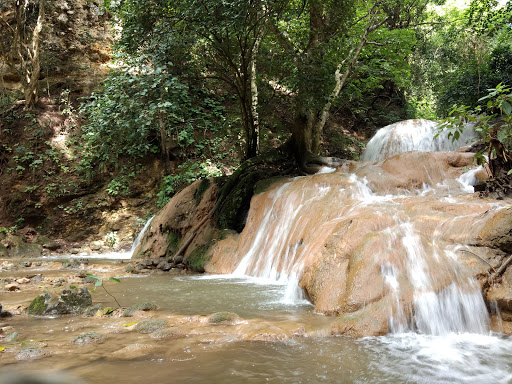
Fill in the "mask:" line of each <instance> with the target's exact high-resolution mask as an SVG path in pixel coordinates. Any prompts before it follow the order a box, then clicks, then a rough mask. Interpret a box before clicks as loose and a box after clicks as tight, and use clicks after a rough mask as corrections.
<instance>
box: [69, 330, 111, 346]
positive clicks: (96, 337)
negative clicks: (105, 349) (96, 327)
mask: <svg viewBox="0 0 512 384" xmlns="http://www.w3.org/2000/svg"><path fill="white" fill-rule="evenodd" d="M104 340H105V335H101V334H99V333H96V332H87V333H83V334H81V335H78V336H76V337H75V338H73V340H71V343H73V344H78V345H83V344H92V343H100V342H103V341H104Z"/></svg>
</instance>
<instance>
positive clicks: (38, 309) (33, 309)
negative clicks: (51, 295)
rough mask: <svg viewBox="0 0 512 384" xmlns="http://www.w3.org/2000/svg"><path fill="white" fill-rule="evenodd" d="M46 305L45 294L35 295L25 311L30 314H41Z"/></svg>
mask: <svg viewBox="0 0 512 384" xmlns="http://www.w3.org/2000/svg"><path fill="white" fill-rule="evenodd" d="M47 308H48V305H47V304H46V298H45V296H43V295H41V296H37V297H36V298H35V299H34V300H32V302H31V303H30V305H29V306H28V309H27V313H28V314H29V315H32V316H41V315H43V314H44V313H45V311H46V309H47Z"/></svg>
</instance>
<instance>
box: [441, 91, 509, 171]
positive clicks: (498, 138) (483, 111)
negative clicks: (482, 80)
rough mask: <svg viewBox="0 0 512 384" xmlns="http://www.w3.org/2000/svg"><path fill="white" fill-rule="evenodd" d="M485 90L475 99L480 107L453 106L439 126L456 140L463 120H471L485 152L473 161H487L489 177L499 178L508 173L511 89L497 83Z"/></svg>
mask: <svg viewBox="0 0 512 384" xmlns="http://www.w3.org/2000/svg"><path fill="white" fill-rule="evenodd" d="M488 92H489V93H488V94H487V95H486V96H484V97H482V98H481V99H480V100H479V101H482V102H484V103H485V106H484V107H482V106H480V105H478V106H477V107H476V108H474V109H472V108H471V107H470V106H469V105H455V106H453V107H452V109H451V110H450V112H449V115H448V117H447V118H446V119H445V121H444V123H443V125H441V127H440V129H441V130H442V129H448V130H450V133H449V136H452V138H453V140H458V139H459V137H460V135H461V133H462V131H463V130H464V129H466V128H465V127H466V126H465V124H464V123H465V122H468V121H470V122H473V123H475V124H476V125H475V130H476V131H477V132H478V133H479V134H480V136H481V138H482V139H483V142H484V143H485V145H486V148H485V151H482V152H479V153H477V154H476V155H475V158H476V160H477V163H478V164H481V165H484V164H485V163H488V164H489V170H490V173H491V176H492V177H494V178H499V177H503V176H505V175H507V176H508V175H510V174H512V152H511V149H512V89H511V88H510V87H507V86H505V85H503V84H501V83H500V84H498V85H497V86H496V87H495V88H491V89H488ZM484 155H486V156H487V158H486V157H485V156H484Z"/></svg>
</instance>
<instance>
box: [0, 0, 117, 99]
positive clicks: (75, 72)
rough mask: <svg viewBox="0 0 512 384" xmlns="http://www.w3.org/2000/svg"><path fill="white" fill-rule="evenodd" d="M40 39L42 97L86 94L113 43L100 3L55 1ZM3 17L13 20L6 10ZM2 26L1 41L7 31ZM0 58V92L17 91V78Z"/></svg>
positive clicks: (102, 70) (48, 8) (49, 5)
mask: <svg viewBox="0 0 512 384" xmlns="http://www.w3.org/2000/svg"><path fill="white" fill-rule="evenodd" d="M45 15H46V17H45V22H44V25H43V31H42V38H41V76H40V89H41V92H40V93H41V95H42V96H44V95H55V94H57V93H58V92H60V91H62V90H64V89H68V90H70V91H71V92H73V93H76V94H83V95H85V94H89V93H90V92H91V91H92V89H93V88H94V87H95V86H96V85H97V84H98V82H99V81H100V80H101V78H102V77H103V76H104V75H105V73H106V70H107V69H106V67H105V63H107V62H108V60H109V59H110V54H111V48H112V43H113V37H112V30H111V26H110V23H109V16H108V14H106V13H105V12H104V11H102V10H101V8H100V2H99V1H87V0H57V1H50V2H47V4H46V12H45ZM3 17H4V18H5V19H7V20H9V19H12V18H13V17H14V14H13V12H12V10H10V9H8V8H6V9H4V12H3ZM4 28H5V26H3V29H2V31H3V33H2V34H3V38H4V39H5V38H6V37H7V34H8V31H7V30H6V29H4ZM4 59H5V58H3V57H0V76H1V78H2V83H1V88H2V89H4V90H7V91H17V90H19V89H20V87H21V82H20V78H19V75H18V74H16V73H12V71H11V70H10V69H9V68H8V66H7V65H6V63H5V61H4Z"/></svg>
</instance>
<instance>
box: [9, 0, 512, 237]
mask: <svg viewBox="0 0 512 384" xmlns="http://www.w3.org/2000/svg"><path fill="white" fill-rule="evenodd" d="M511 15H512V4H511V3H510V1H508V2H498V1H494V0H472V1H471V2H470V4H469V5H468V6H466V7H459V6H457V5H456V4H455V3H449V2H446V1H442V0H437V1H427V0H405V1H404V0H402V1H395V0H371V1H318V0H301V1H290V0H254V1H250V2H248V1H244V0H226V1H222V2H219V1H213V0H179V1H178V0H177V1H172V2H166V1H156V0H155V1H147V0H124V1H115V0H110V1H103V2H100V1H88V0H57V1H45V0H29V1H26V2H18V1H15V0H12V1H6V2H3V3H2V5H0V36H1V38H0V55H1V61H0V74H1V84H0V86H1V92H0V115H1V120H0V141H1V144H0V185H1V186H2V187H1V191H0V232H2V233H7V232H13V233H14V232H16V231H18V230H20V229H22V228H24V227H31V228H34V229H35V231H37V232H39V233H42V234H45V235H47V236H51V237H56V238H66V239H67V240H69V241H71V242H76V241H83V240H86V239H88V240H91V239H97V238H108V236H109V235H110V236H111V237H110V239H111V238H112V234H115V236H117V238H116V241H117V242H118V244H123V242H125V243H128V242H130V241H131V239H132V238H133V234H134V233H136V232H137V231H138V229H139V228H140V226H141V225H142V224H143V223H144V222H145V221H146V220H147V218H148V217H150V216H151V215H152V214H153V213H155V211H156V210H157V209H158V208H160V207H162V206H163V205H164V204H165V203H166V202H167V201H168V200H169V199H170V198H171V197H172V196H173V195H174V194H176V193H177V192H178V191H180V190H181V189H182V188H183V187H185V186H186V185H188V184H190V183H191V182H193V181H194V180H197V179H200V178H215V180H216V181H217V182H218V183H219V184H220V185H222V186H224V188H223V189H221V193H220V196H221V199H224V201H220V202H218V204H217V207H218V209H217V214H218V217H217V224H218V225H219V227H226V228H230V229H235V230H240V229H241V227H243V219H244V212H246V210H247V206H248V203H249V200H250V197H251V196H252V194H253V193H254V188H255V186H256V185H257V184H258V182H259V181H261V180H262V179H266V178H269V177H273V176H290V175H300V174H306V173H312V172H315V171H317V170H318V169H319V168H320V167H321V166H322V165H336V164H339V163H340V162H341V161H342V159H358V158H359V155H360V153H361V151H362V149H363V148H364V143H365V141H366V140H367V139H368V138H369V137H371V135H372V134H373V133H374V132H375V130H376V129H378V128H380V127H383V126H385V125H387V124H390V123H393V122H396V121H400V120H404V119H407V118H430V119H443V118H448V119H451V120H449V122H451V123H452V129H453V130H454V131H453V132H454V133H453V134H454V136H457V130H460V129H461V128H460V126H457V122H459V121H460V118H461V116H462V117H463V118H465V119H476V117H475V116H483V117H480V118H479V119H484V121H485V124H483V125H482V129H481V133H482V139H483V140H484V141H486V150H484V152H482V153H483V154H492V153H494V154H495V155H494V156H497V155H496V153H498V154H501V152H500V151H504V152H503V154H504V157H503V156H502V158H504V159H505V163H504V164H502V168H504V169H505V173H507V171H508V170H507V169H506V167H507V166H508V167H509V168H510V167H511V166H512V164H507V158H508V157H507V156H508V154H509V151H510V148H511V144H512V143H511V136H512V128H511V116H512V107H511V100H512V92H511V90H510V88H509V87H510V86H511V85H512V78H511V76H512V30H511V28H512V27H511V21H512V18H511ZM491 118H492V119H491ZM496 118H499V119H501V120H500V121H502V122H504V124H503V125H501V126H500V125H496V124H494V123H493V122H494V121H495V120H496ZM485 119H487V120H485ZM497 143H499V144H497ZM500 145H501V146H500ZM485 151H488V152H485ZM493 151H494V152H493ZM498 157H499V156H498ZM509 160H510V159H509ZM481 161H484V160H481ZM240 191H241V192H240ZM234 192H236V193H234ZM234 196H241V197H240V198H239V199H238V200H237V199H234ZM225 202H228V203H227V204H225ZM230 204H231V205H233V204H237V205H238V206H239V207H238V208H237V209H235V211H236V212H234V213H229V214H222V207H223V206H226V205H230ZM219 212H221V213H219ZM116 241H114V243H115V242H116Z"/></svg>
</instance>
